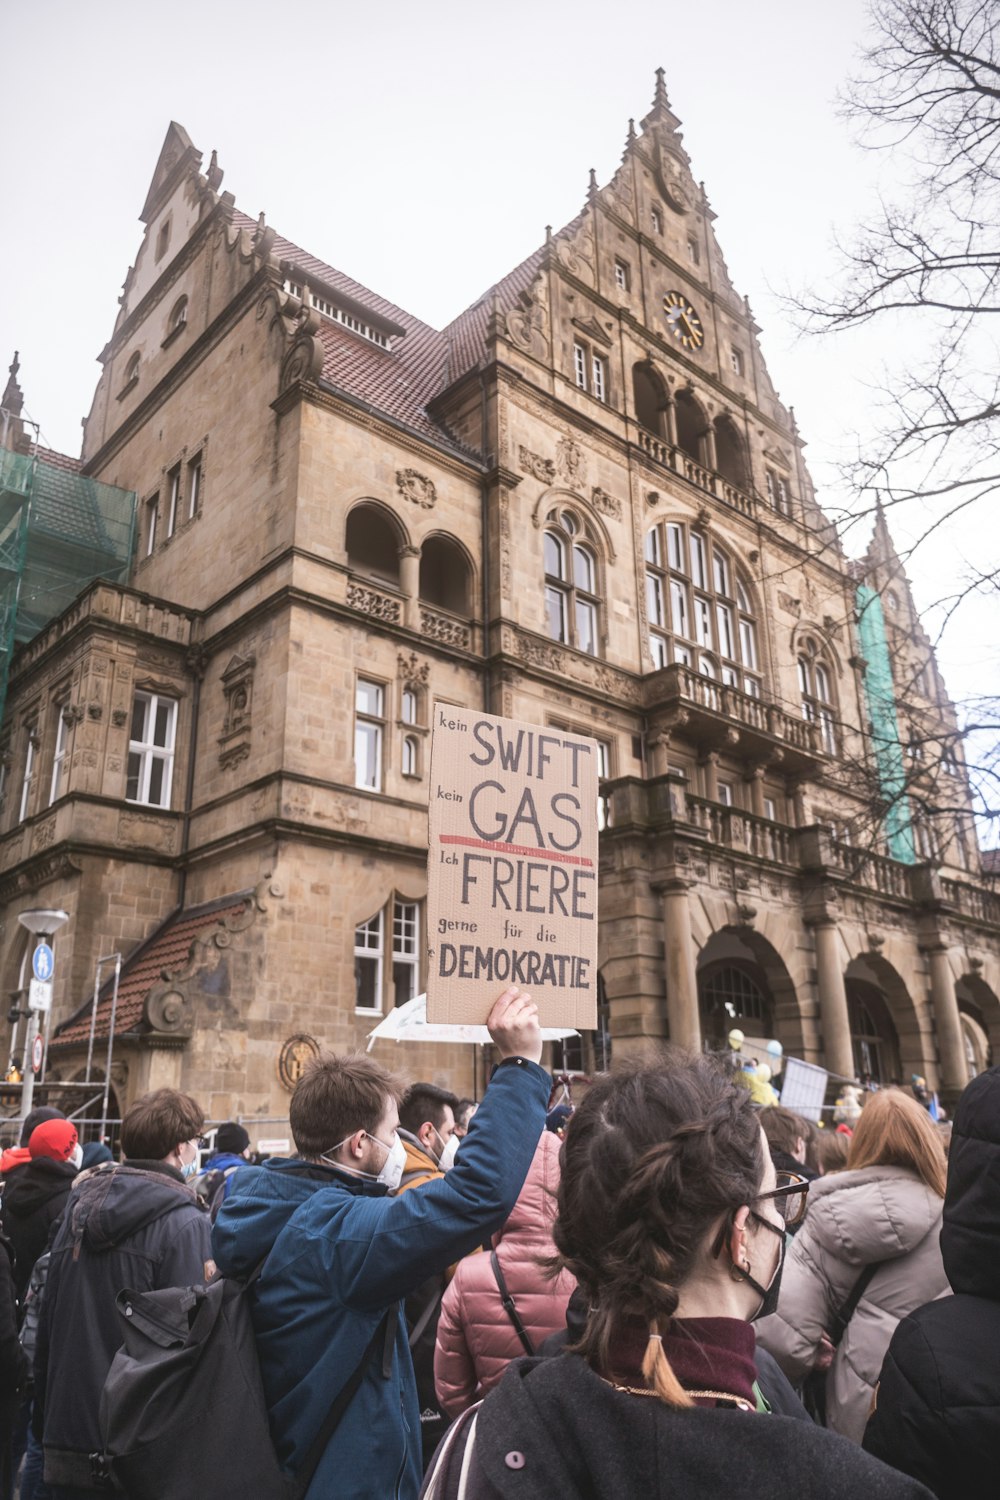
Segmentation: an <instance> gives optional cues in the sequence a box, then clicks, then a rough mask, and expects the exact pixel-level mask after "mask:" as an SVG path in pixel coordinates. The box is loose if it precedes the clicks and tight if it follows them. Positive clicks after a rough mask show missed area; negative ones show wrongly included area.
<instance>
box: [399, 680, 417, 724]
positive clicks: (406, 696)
mask: <svg viewBox="0 0 1000 1500" xmlns="http://www.w3.org/2000/svg"><path fill="white" fill-rule="evenodd" d="M400 718H401V719H402V721H403V723H404V724H416V723H417V695H416V693H415V692H414V690H413V688H404V689H403V696H402V698H401V699H400Z"/></svg>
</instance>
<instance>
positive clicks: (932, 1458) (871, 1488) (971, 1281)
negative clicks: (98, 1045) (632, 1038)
mask: <svg viewBox="0 0 1000 1500" xmlns="http://www.w3.org/2000/svg"><path fill="white" fill-rule="evenodd" d="M488 1025H489V1029H490V1033H491V1036H492V1038H493V1042H494V1048H495V1052H496V1055H497V1058H498V1062H497V1066H496V1067H495V1069H494V1072H493V1076H492V1078H491V1080H490V1083H489V1086H488V1088H487V1089H486V1091H485V1093H484V1096H483V1098H482V1100H481V1101H479V1102H478V1103H476V1102H474V1101H472V1100H467V1099H459V1098H457V1097H456V1096H455V1095H454V1094H452V1093H450V1092H448V1091H447V1090H445V1089H442V1088H440V1087H437V1086H436V1085H434V1084H431V1083H422V1082H418V1083H414V1084H411V1085H409V1086H406V1085H405V1084H404V1082H403V1081H402V1080H401V1079H400V1078H398V1077H397V1076H396V1075H394V1074H392V1073H390V1072H389V1071H388V1070H387V1069H385V1068H384V1067H383V1066H382V1065H381V1064H379V1063H378V1062H377V1061H375V1060H374V1059H372V1058H371V1057H369V1056H367V1055H351V1056H342V1057H334V1056H324V1057H321V1058H319V1059H317V1060H316V1061H315V1062H314V1063H312V1064H311V1065H310V1066H309V1067H308V1068H307V1069H306V1071H305V1073H304V1074H303V1076H302V1078H301V1079H300V1081H299V1083H298V1085H297V1087H296V1089H295V1092H294V1094H293V1096H292V1099H291V1104H290V1128H291V1133H292V1136H293V1139H294V1144H295V1154H294V1155H293V1156H291V1157H288V1158H270V1159H268V1160H266V1161H264V1162H262V1163H257V1162H255V1161H254V1159H253V1152H252V1149H251V1141H250V1136H249V1134H248V1132H247V1131H246V1129H245V1127H244V1126H243V1125H241V1124H239V1123H236V1122H232V1121H231V1122H227V1123H226V1124H224V1125H222V1126H220V1127H219V1128H218V1129H217V1130H216V1131H215V1133H214V1141H213V1151H212V1154H211V1155H209V1156H208V1158H207V1159H206V1160H203V1151H204V1147H205V1144H206V1143H205V1141H204V1138H203V1135H202V1132H203V1130H204V1126H205V1118H204V1114H203V1111H202V1110H201V1108H200V1107H199V1105H198V1104H197V1103H196V1101H195V1100H194V1099H192V1098H190V1097H189V1096H188V1095H186V1094H183V1093H180V1092H178V1091H177V1090H174V1089H158V1090H157V1091H155V1092H154V1093H152V1094H148V1095H146V1096H144V1097H143V1098H141V1099H139V1100H137V1101H136V1102H135V1103H134V1104H133V1105H132V1106H131V1108H130V1109H129V1110H128V1111H127V1113H126V1116H125V1118H124V1120H123V1121H122V1125H121V1133H120V1139H119V1141H118V1142H117V1144H118V1146H119V1148H120V1151H119V1155H120V1159H119V1160H115V1159H113V1158H112V1154H111V1152H110V1151H109V1150H108V1148H107V1147H106V1146H104V1145H98V1144H96V1143H90V1144H88V1145H87V1146H83V1147H81V1144H80V1142H79V1140H78V1137H77V1130H76V1127H75V1125H74V1124H73V1122H72V1121H70V1120H66V1119H64V1118H62V1116H61V1115H60V1114H59V1112H58V1111H57V1110H55V1109H52V1108H43V1109H39V1110H35V1111H33V1112H32V1113H31V1114H29V1116H28V1117H27V1119H26V1120H25V1121H24V1122H23V1129H22V1132H21V1138H20V1143H19V1145H18V1146H15V1147H12V1148H10V1149H8V1150H7V1151H5V1152H4V1153H3V1157H2V1160H0V1183H2V1197H0V1219H2V1231H3V1232H2V1236H0V1500H14V1497H16V1500H96V1497H98V1496H100V1495H110V1494H115V1493H118V1494H121V1493H124V1494H126V1496H127V1495H128V1494H129V1492H130V1487H131V1486H132V1485H133V1484H134V1488H133V1489H132V1495H133V1500H144V1497H145V1496H146V1495H153V1496H157V1497H162V1500H175V1497H176V1500H181V1494H182V1493H183V1494H185V1495H186V1494H194V1493H200V1494H203V1495H204V1496H205V1497H206V1500H212V1497H213V1496H216V1495H218V1496H220V1497H222V1500H225V1497H228V1496H230V1495H233V1496H235V1495H237V1494H238V1493H239V1494H242V1495H244V1496H248V1497H250V1500H258V1497H262V1496H265V1495H267V1496H269V1495H270V1494H271V1492H272V1491H271V1490H270V1489H268V1488H267V1485H266V1484H265V1480H264V1478H263V1477H261V1478H260V1480H259V1483H258V1484H255V1483H254V1480H253V1477H252V1475H251V1476H250V1478H249V1479H248V1477H247V1465H248V1464H250V1463H252V1462H258V1461H259V1460H255V1459H253V1458H252V1457H251V1454H252V1453H255V1452H256V1453H259V1451H260V1447H259V1445H260V1444H261V1443H264V1444H266V1445H267V1453H268V1455H270V1456H271V1458H273V1464H274V1469H275V1473H278V1471H279V1470H280V1473H281V1475H283V1476H285V1477H284V1479H283V1480H282V1484H285V1483H287V1486H288V1487H287V1491H285V1492H287V1493H288V1494H289V1495H294V1496H296V1497H300V1500H334V1497H337V1500H417V1497H418V1496H425V1497H427V1500H507V1497H511V1500H514V1497H518V1500H542V1497H543V1496H544V1497H545V1500H550V1497H552V1496H554V1495H558V1496H560V1497H561V1500H573V1497H580V1500H584V1497H588V1500H591V1497H593V1500H598V1497H600V1500H603V1497H609V1500H610V1497H612V1496H614V1497H615V1500H618V1496H632V1495H644V1496H647V1495H648V1496H654V1497H655V1496H663V1497H666V1496H670V1497H671V1500H674V1497H677V1500H687V1497H691V1500H695V1497H698V1500H701V1497H710V1496H723V1495H725V1496H726V1497H730V1496H733V1497H739V1496H747V1497H749V1496H754V1497H756V1496H757V1495H758V1493H762V1492H763V1493H777V1494H794V1493H801V1494H802V1495H804V1496H810V1497H827V1496H829V1497H830V1500H833V1497H836V1500H842V1497H843V1496H845V1495H853V1494H862V1493H863V1494H864V1495H865V1496H866V1500H881V1497H885V1500H896V1497H899V1500H919V1497H923V1500H926V1497H928V1496H929V1495H934V1496H937V1497H939V1500H953V1497H954V1500H958V1497H961V1500H975V1497H978V1496H983V1497H985V1496H987V1495H990V1496H992V1494H993V1493H994V1489H993V1486H994V1484H995V1483H996V1480H995V1477H994V1469H995V1467H996V1465H995V1459H996V1458H997V1457H1000V1275H998V1273H997V1271H996V1270H995V1267H996V1266H997V1264H998V1263H1000V1258H998V1247H1000V1069H998V1068H994V1069H991V1070H990V1071H988V1072H986V1073H984V1074H982V1075H980V1076H979V1077H978V1078H976V1079H974V1080H973V1082H972V1083H971V1084H969V1086H968V1087H967V1089H966V1090H965V1092H964V1094H963V1095H962V1097H961V1099H960V1101H959V1103H958V1106H957V1109H956V1111H955V1115H954V1120H953V1125H952V1130H951V1139H950V1143H949V1142H947V1141H946V1138H945V1132H944V1131H943V1130H942V1128H941V1126H940V1125H938V1124H936V1123H935V1121H934V1120H933V1119H932V1117H931V1114H930V1112H929V1111H928V1109H927V1108H926V1107H924V1105H923V1104H922V1102H919V1101H918V1099H917V1098H915V1097H914V1095H913V1092H912V1091H909V1092H907V1091H904V1090H902V1089H884V1090H881V1091H879V1092H875V1093H871V1094H868V1095H866V1099H865V1104H864V1108H863V1109H862V1110H861V1112H860V1115H859V1116H858V1117H857V1118H856V1119H855V1122H854V1124H853V1127H848V1126H846V1125H845V1126H843V1127H841V1128H838V1129H835V1128H832V1126H831V1127H830V1128H828V1129H825V1130H820V1131H817V1130H816V1129H815V1127H814V1126H813V1125H812V1124H811V1122H809V1121H806V1120H803V1119H801V1118H800V1117H799V1116H798V1115H796V1114H794V1113H793V1112H791V1111H790V1110H788V1109H784V1108H782V1107H781V1106H780V1105H777V1104H773V1103H768V1104H765V1105H761V1104H760V1103H759V1102H758V1101H757V1100H755V1098H754V1096H753V1093H752V1092H751V1091H750V1090H748V1089H747V1088H746V1087H744V1086H742V1085H741V1083H740V1081H739V1079H738V1077H734V1076H733V1072H732V1069H731V1068H730V1069H726V1068H724V1067H720V1066H719V1065H718V1063H717V1062H716V1061H714V1060H713V1059H711V1058H709V1057H704V1056H702V1057H692V1056H689V1055H687V1054H683V1053H679V1052H672V1051H669V1050H667V1051H665V1052H664V1053H663V1054H662V1055H659V1056H655V1057H650V1058H647V1059H645V1060H643V1061H624V1062H622V1063H619V1064H617V1065H616V1066H615V1068H614V1069H613V1070H612V1071H611V1072H610V1073H607V1074H602V1075H600V1076H598V1077H596V1078H595V1079H593V1080H592V1081H591V1082H590V1083H589V1086H588V1087H587V1088H586V1089H585V1091H584V1092H583V1093H582V1097H581V1098H580V1099H579V1101H578V1102H576V1104H575V1106H574V1105H573V1104H571V1103H568V1102H564V1101H563V1102H560V1103H559V1104H557V1105H556V1106H555V1107H552V1105H553V1097H552V1087H551V1079H550V1078H549V1075H548V1074H547V1073H546V1072H545V1070H544V1069H543V1068H542V1066H541V1056H542V1044H541V1034H540V1032H539V1028H538V1018H537V1012H536V1009H535V1007H534V1005H533V1004H532V1003H531V1001H530V998H529V997H528V996H526V995H523V994H521V993H520V992H519V991H518V990H517V989H516V988H512V989H509V990H506V991H505V992H504V993H503V995H501V996H500V998H499V999H498V1000H497V1001H496V1003H495V1005H494V1007H493V1010H492V1011H491V1014H490V1017H489V1022H488ZM946 1145H948V1155H947V1156H946V1149H945V1148H946ZM220 1287H221V1288H222V1289H225V1288H238V1289H239V1291H238V1296H239V1297H240V1298H242V1299H243V1300H242V1301H239V1302H238V1303H237V1302H236V1301H230V1302H229V1303H228V1304H227V1306H228V1307H229V1308H230V1309H233V1308H236V1307H237V1306H239V1307H244V1306H245V1308H246V1309H247V1317H248V1327H249V1330H250V1334H249V1343H250V1347H251V1349H252V1355H253V1375H254V1380H255V1381H256V1386H255V1387H254V1389H255V1390H256V1391H257V1392H258V1397H259V1406H255V1405H254V1401H253V1399H252V1395H253V1393H252V1392H251V1389H250V1385H249V1384H248V1385H247V1386H246V1390H247V1393H248V1394H247V1395H246V1397H245V1405H244V1408H243V1411H242V1418H243V1422H244V1430H245V1432H246V1452H245V1453H244V1452H242V1451H239V1450H240V1449H241V1447H242V1445H240V1444H238V1443H237V1444H236V1445H235V1448H236V1450H237V1451H232V1448H231V1449H230V1451H228V1452H226V1453H223V1454H221V1455H220V1454H219V1453H218V1452H213V1449H212V1444H213V1433H214V1432H215V1433H218V1432H220V1431H222V1428H221V1425H219V1426H216V1425H215V1422H214V1417H213V1399H217V1400H218V1401H220V1402H221V1401H223V1400H224V1399H226V1398H227V1397H228V1394H229V1391H230V1387H233V1388H235V1387H234V1386H233V1382H229V1383H228V1384H227V1386H226V1393H225V1396H224V1393H223V1391H222V1389H221V1387H220V1385H219V1384H218V1381H216V1385H215V1386H214V1387H209V1388H207V1389H206V1390H205V1391H204V1405H203V1411H202V1420H200V1421H197V1422H194V1423H192V1422H187V1427H186V1430H185V1431H184V1432H183V1433H182V1434H181V1438H180V1441H179V1442H178V1441H175V1440H173V1439H171V1446H172V1447H173V1448H174V1449H176V1448H177V1447H178V1446H183V1448H184V1449H185V1451H186V1453H187V1457H188V1462H189V1472H190V1474H193V1475H199V1474H203V1475H204V1476H205V1477H204V1481H203V1483H198V1484H197V1485H196V1487H195V1488H194V1489H191V1488H188V1489H182V1488H179V1487H178V1486H177V1484H176V1483H174V1482H173V1481H172V1479H171V1475H172V1474H173V1473H174V1469H172V1467H171V1464H170V1461H169V1455H168V1453H167V1449H166V1448H165V1447H162V1446H161V1447H160V1448H159V1449H158V1450H157V1447H156V1444H150V1445H149V1453H146V1454H144V1453H143V1452H142V1451H139V1450H137V1451H136V1452H132V1453H129V1454H124V1453H121V1452H119V1451H118V1450H117V1449H116V1447H115V1442H116V1440H117V1435H118V1434H120V1433H121V1431H122V1430H123V1427H122V1423H121V1422H120V1421H119V1422H117V1423H116V1410H115V1403H116V1401H120V1400H121V1399H122V1397H121V1390H122V1389H124V1387H123V1386H122V1383H121V1380H120V1376H121V1375H122V1373H123V1372H124V1373H125V1375H127V1374H128V1372H129V1365H128V1358H126V1355H127V1353H128V1349H127V1348H126V1350H125V1351H123V1352H119V1351H121V1350H122V1346H123V1342H125V1343H126V1344H127V1340H126V1339H125V1332H124V1324H125V1320H127V1319H128V1318H129V1317H133V1316H134V1319H135V1324H136V1325H138V1324H139V1323H140V1322H141V1321H142V1319H143V1318H145V1319H146V1321H147V1323H150V1324H151V1328H150V1329H147V1331H148V1332H150V1342H151V1346H154V1347H159V1345H162V1346H163V1347H164V1348H168V1347H172V1346H173V1345H178V1346H183V1347H184V1348H188V1346H189V1344H190V1347H191V1349H195V1346H196V1345H198V1339H197V1337H196V1334H197V1333H198V1329H199V1326H200V1325H199V1323H198V1319H199V1318H201V1317H202V1314H201V1313H199V1312H198V1311H197V1309H198V1308H204V1307H207V1306H208V1305H209V1298H210V1295H211V1292H212V1289H213V1288H220ZM172 1288H178V1289H183V1288H191V1289H195V1290H193V1291H190V1292H183V1293H181V1292H178V1293H177V1294H175V1295H174V1297H173V1300H171V1292H170V1289H172ZM157 1295H158V1296H159V1297H160V1298H161V1300H160V1301H159V1302H156V1301H155V1298H156V1296H157ZM150 1296H151V1297H152V1300H149V1297H150ZM144 1298H147V1300H146V1301H145V1302H144V1300H143V1299H144ZM199 1299H200V1300H199ZM219 1305H221V1304H219ZM149 1308H152V1309H153V1313H154V1314H155V1316H152V1317H150V1316H148V1310H149ZM178 1308H180V1309H181V1314H180V1320H181V1321H180V1324H178V1322H177V1319H178V1316H179V1315H178V1312H177V1309H178ZM188 1308H190V1319H191V1321H190V1325H189V1324H188V1322H187V1316H188V1314H187V1312H186V1311H184V1310H185V1309H188ZM231 1316H232V1317H235V1316H236V1315H235V1313H231ZM158 1320H159V1327H158V1326H157V1324H158ZM171 1320H173V1321H171ZM235 1326H236V1325H235V1324H234V1327H235ZM178 1327H180V1332H179V1333H178ZM128 1331H129V1334H130V1335H131V1334H132V1333H134V1332H135V1328H134V1327H130V1328H129V1330H128ZM201 1332H202V1334H203V1333H204V1329H202V1330H201ZM171 1341H172V1342H171ZM199 1347H200V1346H199ZM192 1358H193V1356H192ZM123 1360H124V1363H123ZM190 1371H191V1374H190V1388H191V1389H190V1394H189V1397H188V1404H187V1405H186V1406H185V1408H184V1409H185V1411H187V1410H188V1408H189V1406H190V1403H191V1402H192V1401H195V1400H196V1399H200V1394H201V1393H200V1389H199V1387H198V1384H197V1381H198V1373H197V1372H198V1367H197V1365H195V1364H194V1363H192V1364H191V1366H190ZM244 1373H245V1372H244ZM217 1415H218V1419H219V1423H220V1424H221V1414H217ZM143 1418H144V1414H143V1413H140V1420H142V1419H143ZM252 1424H256V1425H257V1427H258V1428H259V1429H260V1430H251V1426H252ZM163 1430H164V1431H169V1423H168V1427H167V1428H164V1429H163ZM255 1444H256V1445H257V1446H256V1447H255V1446H254V1445H255ZM156 1452H158V1453H159V1458H158V1459H156V1461H157V1462H159V1463H160V1465H161V1478H160V1480H159V1482H158V1480H157V1475H156V1472H155V1471H154V1472H153V1474H152V1477H150V1475H149V1473H148V1471H149V1469H150V1466H151V1464H152V1463H153V1462H154V1458H153V1456H152V1455H153V1454H154V1453H156ZM202 1457H204V1468H201V1467H200V1463H201V1459H202ZM144 1464H145V1472H144V1469H143V1465H144ZM123 1475H131V1476H138V1477H135V1478H134V1479H130V1480H129V1482H128V1483H124V1482H123ZM261 1475H262V1476H263V1471H262V1470H261Z"/></svg>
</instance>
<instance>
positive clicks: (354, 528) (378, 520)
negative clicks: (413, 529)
mask: <svg viewBox="0 0 1000 1500" xmlns="http://www.w3.org/2000/svg"><path fill="white" fill-rule="evenodd" d="M346 541H347V564H348V567H350V568H351V569H352V570H353V571H354V572H356V573H365V574H367V575H368V577H369V578H374V579H376V580H377V581H378V582H379V583H387V584H389V585H390V586H391V587H392V588H394V589H398V588H399V549H400V546H401V545H402V537H401V536H400V534H399V531H398V530H397V528H396V527H395V526H394V525H393V523H392V521H390V519H389V517H388V515H387V514H386V512H385V511H384V510H383V509H382V508H381V506H378V505H368V504H361V505H356V506H355V507H354V509H353V510H352V511H351V513H350V515H349V516H348V517H347V536H346Z"/></svg>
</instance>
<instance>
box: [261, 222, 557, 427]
mask: <svg viewBox="0 0 1000 1500" xmlns="http://www.w3.org/2000/svg"><path fill="white" fill-rule="evenodd" d="M235 219H236V223H237V224H239V225H240V227H241V228H244V229H249V230H254V229H256V227H257V223H256V220H254V219H251V218H249V217H248V216H247V215H246V214H242V213H239V212H237V214H236V216H235ZM273 253H274V254H275V255H276V256H277V257H278V259H279V260H280V261H282V262H283V263H284V264H285V265H287V266H288V267H289V268H292V267H294V268H295V269H297V270H298V271H300V272H301V273H302V275H303V276H304V277H305V278H312V279H313V280H314V281H316V282H319V283H320V284H321V285H322V286H323V287H325V288H328V289H329V291H330V294H331V298H332V300H334V301H336V299H337V296H338V294H339V295H340V297H341V298H343V299H344V300H345V301H346V302H349V303H353V304H357V305H359V306H360V307H362V308H367V309H368V311H369V312H370V313H371V315H372V316H373V320H374V321H375V322H376V324H377V322H378V320H379V319H382V320H385V321H386V322H388V323H390V324H394V325H396V327H397V328H399V329H402V332H401V333H395V334H389V335H388V337H389V348H388V349H384V348H382V347H381V346H380V345H378V344H376V343H374V342H372V341H370V340H368V339H366V338H364V337H363V336H361V335H359V334H357V333H352V332H351V331H350V330H349V329H347V328H345V327H343V326H341V325H340V324H339V323H335V322H333V321H332V320H330V319H328V318H324V319H323V320H322V323H321V325H320V330H319V338H320V340H321V342H322V344H323V348H324V350H325V356H326V357H325V360H324V364H323V376H322V378H323V380H324V381H325V382H327V383H328V384H329V385H331V386H333V387H335V388H337V389H338V390H341V391H343V392H344V393H345V394H346V395H348V396H353V397H355V398H356V399H358V400H360V401H362V402H364V403H365V405H367V406H370V407H371V408H373V409H374V410H375V411H378V412H381V413H383V414H384V415H386V416H388V417H390V418H393V419H395V420H396V421H398V422H400V423H402V424H403V425H404V426H406V427H409V428H410V429H412V430H413V431H415V432H417V433H419V434H420V435H421V436H423V437H429V438H431V439H432V440H434V441H435V442H442V441H444V442H446V443H447V444H448V445H449V446H450V447H452V448H457V449H459V450H461V451H463V452H469V451H470V450H468V449H467V448H466V447H465V445H464V444H463V443H461V442H459V440H458V439H457V438H455V437H454V436H453V435H452V434H451V433H449V432H448V431H447V430H446V428H445V427H444V426H443V424H442V423H441V422H440V421H438V420H436V419H435V418H433V417H431V416H430V414H429V413H428V410H427V407H428V405H429V403H430V402H431V401H432V400H433V398H434V397H435V396H437V395H439V394H440V393H441V392H442V391H443V390H445V389H446V388H447V387H448V386H449V385H450V384H452V382H453V381H455V380H457V379H458V378H459V376H460V375H464V374H465V373H466V371H467V370H470V369H473V368H474V367H475V366H476V364H477V363H478V362H479V360H480V359H482V358H483V356H484V354H485V352H486V327H487V322H488V319H489V314H490V308H491V306H492V303H493V299H494V295H495V296H496V297H497V298H498V301H499V305H500V307H501V308H502V309H503V310H505V311H506V310H507V309H509V308H511V307H513V306H514V304H515V302H516V300H517V298H518V296H519V294H520V293H521V292H522V291H524V290H525V289H526V288H527V287H528V286H530V284H531V282H532V280H533V279H534V277H535V275H536V274H537V272H538V268H539V266H540V265H541V261H542V256H543V254H544V251H543V250H542V249H538V250H535V251H534V252H533V253H532V254H531V255H530V256H529V257H528V258H527V260H525V261H523V262H522V263H521V265H519V266H517V267H516V268H515V269H514V270H513V271H511V272H510V274H509V275H508V276H505V277H504V278H503V280H502V281H499V282H497V284H496V286H495V287H491V288H490V290H489V291H488V292H486V293H485V294H484V295H483V296H482V297H480V298H479V299H478V301H476V302H475V303H473V305H472V306H471V307H470V308H468V309H467V310H466V311H465V312H464V313H461V314H460V315H459V316H458V317H457V318H456V319H455V320H454V321H453V322H451V323H449V324H448V326H447V328H445V329H443V330H442V329H437V328H432V327H431V326H430V324H428V323H423V322H421V320H420V319H419V318H415V317H414V316H413V314H412V313H408V312H406V310H405V309H404V308H402V307H397V306H396V304H395V303H394V302H389V301H388V300H387V299H386V298H385V297H380V296H379V295H378V293H377V292H373V291H371V289H370V288H369V287H366V286H363V285H362V284H361V282H359V281H354V280H353V279H352V278H351V277H350V276H345V275H344V273H343V271H338V270H337V269H336V268H335V267H334V266H330V265H327V264H326V262H325V261H322V260H319V259H318V257H317V256H315V255H310V254H309V253H308V251H306V250H303V249H301V248H300V247H299V246H298V245H295V244H293V243H292V241H291V240H286V239H283V238H282V237H281V236H280V235H279V236H277V237H276V239H275V241H274V247H273Z"/></svg>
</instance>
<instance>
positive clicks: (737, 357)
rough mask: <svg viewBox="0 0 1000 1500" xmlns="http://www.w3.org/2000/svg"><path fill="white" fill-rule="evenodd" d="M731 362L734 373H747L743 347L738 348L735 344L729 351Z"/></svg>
mask: <svg viewBox="0 0 1000 1500" xmlns="http://www.w3.org/2000/svg"><path fill="white" fill-rule="evenodd" d="M729 363H730V365H731V366H732V370H733V374H734V375H742V374H744V373H745V370H746V366H745V364H744V362H743V351H742V349H737V348H736V346H735V344H734V345H733V347H732V348H731V349H730V351H729Z"/></svg>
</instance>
